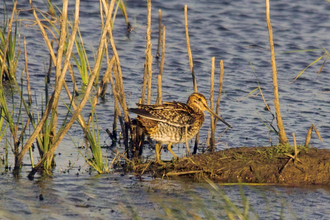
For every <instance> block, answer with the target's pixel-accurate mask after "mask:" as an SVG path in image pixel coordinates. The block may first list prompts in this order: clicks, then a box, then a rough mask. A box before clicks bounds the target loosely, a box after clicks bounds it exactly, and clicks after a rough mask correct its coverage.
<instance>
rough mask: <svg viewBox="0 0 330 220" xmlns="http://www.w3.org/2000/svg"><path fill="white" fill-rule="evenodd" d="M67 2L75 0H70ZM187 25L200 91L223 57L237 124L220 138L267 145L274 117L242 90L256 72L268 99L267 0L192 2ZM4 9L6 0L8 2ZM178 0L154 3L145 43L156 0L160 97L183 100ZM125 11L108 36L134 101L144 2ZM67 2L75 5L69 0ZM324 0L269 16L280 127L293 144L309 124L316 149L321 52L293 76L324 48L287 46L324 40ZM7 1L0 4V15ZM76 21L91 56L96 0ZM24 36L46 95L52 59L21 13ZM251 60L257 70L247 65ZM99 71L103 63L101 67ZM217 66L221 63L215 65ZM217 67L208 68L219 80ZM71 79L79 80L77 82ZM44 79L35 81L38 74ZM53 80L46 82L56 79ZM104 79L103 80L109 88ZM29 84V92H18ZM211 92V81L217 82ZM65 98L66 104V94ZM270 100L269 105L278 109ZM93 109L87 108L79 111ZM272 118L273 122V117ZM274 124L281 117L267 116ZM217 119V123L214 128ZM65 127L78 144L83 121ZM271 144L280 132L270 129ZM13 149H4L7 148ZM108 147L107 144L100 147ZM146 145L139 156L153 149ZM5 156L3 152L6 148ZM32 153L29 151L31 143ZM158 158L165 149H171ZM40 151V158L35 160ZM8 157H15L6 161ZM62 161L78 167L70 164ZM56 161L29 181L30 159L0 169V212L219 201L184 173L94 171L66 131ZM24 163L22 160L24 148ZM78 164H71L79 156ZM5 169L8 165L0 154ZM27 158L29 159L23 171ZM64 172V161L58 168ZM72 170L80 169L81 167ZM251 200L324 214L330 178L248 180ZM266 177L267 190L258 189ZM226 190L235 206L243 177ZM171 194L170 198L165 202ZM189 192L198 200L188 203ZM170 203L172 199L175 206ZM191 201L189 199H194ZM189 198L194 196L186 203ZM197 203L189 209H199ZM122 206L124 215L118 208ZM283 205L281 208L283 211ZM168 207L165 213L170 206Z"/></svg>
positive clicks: (112, 209) (104, 211)
mask: <svg viewBox="0 0 330 220" xmlns="http://www.w3.org/2000/svg"><path fill="white" fill-rule="evenodd" d="M53 3H55V4H57V5H58V6H59V7H61V6H60V3H61V1H60V0H57V1H53ZM70 3H71V2H70ZM186 3H187V4H188V20H189V34H190V43H191V49H192V55H193V59H194V68H195V74H196V77H197V82H198V90H199V92H201V93H204V94H206V96H208V94H209V84H210V79H209V75H210V71H211V58H212V56H215V58H216V69H215V71H216V73H219V72H220V70H219V65H218V63H219V61H220V59H222V60H223V61H224V66H225V75H224V87H223V94H222V96H221V107H220V110H221V116H222V117H223V118H224V119H225V120H226V121H228V123H230V124H232V125H233V129H231V130H228V131H227V132H226V133H225V134H224V135H223V136H222V137H221V139H220V140H219V141H218V142H217V145H216V147H217V149H224V148H227V147H238V146H260V145H270V141H269V135H268V129H267V127H265V126H264V125H263V123H262V122H260V120H263V121H271V120H272V116H271V115H270V114H269V113H268V112H266V111H264V110H263V109H264V107H265V106H264V102H263V100H262V98H261V97H260V95H253V96H252V97H251V96H250V97H246V96H247V95H248V94H249V92H251V91H252V90H254V89H255V88H256V87H257V85H258V84H257V79H256V77H255V75H254V73H253V69H254V70H255V73H256V75H257V77H258V81H259V83H260V86H261V88H262V90H263V94H264V96H265V99H266V101H267V102H268V104H270V107H271V109H272V110H273V104H272V100H273V95H272V94H273V85H272V77H271V74H272V70H271V65H270V52H269V42H268V30H267V25H266V22H265V4H264V2H263V1H251V0H239V1H229V0H225V1H221V2H219V1H211V0H208V1H205V0H203V1H197V0H193V1H189V2H186ZM6 4H7V6H8V7H9V8H10V5H11V4H12V3H11V1H9V2H7V1H6ZM184 4H185V3H184V2H178V1H173V0H170V1H155V2H153V5H152V13H153V14H152V27H151V29H152V44H153V52H152V54H153V55H155V54H156V45H157V36H158V33H157V30H158V27H157V25H158V21H157V17H158V13H157V12H158V9H161V10H162V22H163V24H164V25H165V26H166V55H165V56H166V57H165V66H164V73H163V99H164V101H172V100H177V101H182V102H185V101H186V99H187V97H188V95H189V94H190V93H191V92H192V90H193V89H192V80H191V74H190V69H189V62H188V57H187V52H186V39H185V32H184V17H183V7H184ZM34 6H36V7H38V8H40V9H41V10H44V11H46V10H47V9H46V8H45V4H44V3H43V1H34ZM17 7H18V8H20V9H23V10H22V11H21V13H20V18H22V19H32V15H31V14H30V12H29V11H28V9H29V5H28V4H26V3H21V2H19V3H18V5H17ZM127 7H128V16H129V19H130V21H131V23H132V24H133V25H134V31H133V32H132V33H131V35H130V38H129V39H128V38H127V36H126V24H125V21H124V19H123V17H122V15H121V14H120V13H118V17H117V19H116V23H115V30H114V34H113V35H114V38H115V42H116V47H117V49H118V53H119V57H120V59H121V65H122V71H123V74H124V87H125V91H126V94H127V101H128V107H134V106H135V103H136V102H137V100H138V99H139V98H140V90H141V86H142V78H143V63H144V58H145V32H146V13H147V9H146V2H145V1H127ZM69 10H70V11H72V10H73V5H70V9H69ZM329 10H330V3H329V2H327V1H320V0H319V1H312V0H303V1H299V2H298V3H296V2H294V1H291V2H290V1H283V0H282V1H271V21H272V25H273V33H274V43H275V51H276V61H277V71H278V82H279V92H280V103H281V111H282V112H281V113H282V117H283V122H284V125H285V127H286V132H287V135H288V138H289V140H290V142H291V143H292V137H291V133H295V134H296V137H297V142H298V143H299V144H300V143H303V142H304V138H305V136H306V133H307V130H308V128H309V127H310V125H311V124H314V125H315V126H316V127H317V128H318V130H319V131H320V133H321V135H322V138H323V140H324V142H320V141H319V140H318V139H316V138H315V137H314V136H312V141H311V144H312V145H313V146H315V147H318V148H329V140H330V132H329V129H330V127H329V118H328V113H329V107H330V103H329V102H328V101H327V100H329V84H328V82H329V81H330V74H329V68H327V67H328V66H327V65H328V64H327V63H326V64H325V66H324V68H323V70H322V72H321V73H320V74H319V75H318V74H317V71H318V70H319V68H320V66H321V63H322V62H323V60H321V61H320V63H317V64H315V65H313V66H312V67H310V68H308V69H307V71H306V72H305V73H304V74H303V75H302V76H301V77H300V78H299V79H298V80H297V81H295V82H294V83H292V84H289V82H291V81H292V80H293V79H294V78H295V77H296V76H297V75H298V74H299V73H300V71H302V70H303V69H304V68H305V67H306V66H308V65H309V64H310V63H312V62H313V61H314V60H315V59H317V58H318V57H320V56H321V55H323V53H324V52H323V50H313V51H309V52H292V51H298V50H304V49H320V48H322V47H324V48H325V49H328V48H329V42H330V41H329V37H328V36H329V32H330V19H329ZM2 11H4V9H3V4H0V14H1V12H2ZM0 16H1V15H0ZM80 16H81V17H80V28H81V29H80V30H81V34H82V37H83V39H84V43H85V47H86V49H87V50H88V56H89V59H90V60H93V59H94V55H93V50H94V49H95V48H96V47H97V44H98V40H99V36H100V30H101V24H100V20H99V3H98V2H97V1H96V2H95V1H82V2H81V12H80ZM22 22H23V23H22V27H21V37H26V40H27V49H28V62H29V73H30V81H31V88H32V94H35V95H34V96H35V99H36V100H37V101H38V102H39V106H38V107H39V109H41V107H40V103H41V95H40V96H39V94H44V92H43V89H44V85H43V82H44V75H45V72H44V69H47V68H45V66H46V67H48V63H47V62H48V60H49V57H48V52H47V47H46V46H45V43H44V40H43V39H42V37H41V35H40V31H39V29H38V28H37V27H36V26H33V27H31V26H25V24H30V23H29V22H28V21H27V20H23V21H22ZM251 65H252V66H253V69H252V67H251ZM23 69H24V60H23V56H20V62H19V66H18V72H19V73H21V72H23ZM102 71H103V72H104V71H105V67H103V69H102ZM158 72H159V61H156V60H154V61H153V73H154V75H153V93H152V98H153V101H155V100H156V81H157V80H156V77H157V74H158ZM216 77H218V74H216ZM217 80H218V78H216V79H215V82H217ZM77 81H78V86H79V87H82V85H81V84H79V82H80V80H77ZM40 83H41V84H40ZM51 85H52V84H51ZM109 90H110V89H109ZM25 94H26V91H24V95H25ZM215 95H217V86H216V87H215ZM62 98H63V100H64V102H66V103H69V101H68V100H67V98H66V96H65V95H64V94H63V95H62ZM96 111H97V114H98V119H99V121H98V122H99V126H100V127H101V128H102V129H103V130H105V129H106V128H110V126H111V125H110V124H111V122H112V117H113V98H112V96H111V95H110V94H107V97H106V100H105V101H104V102H100V103H99V104H98V105H97V110H96ZM273 111H274V110H273ZM59 113H60V114H59V120H64V117H65V116H64V115H65V113H66V108H65V107H64V105H63V106H62V107H60V108H59ZM83 114H85V115H88V114H89V111H88V109H86V111H85V112H84V113H83ZM274 123H275V122H274ZM208 124H209V116H207V117H206V122H205V123H204V126H203V128H202V130H201V136H200V140H201V141H202V142H205V139H206V136H207V131H208V126H207V125H208ZM273 125H274V126H275V127H276V125H275V124H273ZM223 130H224V126H223V125H221V124H219V125H218V127H217V134H216V135H220V134H221V133H222V131H223ZM70 135H71V137H72V139H73V140H74V142H75V144H76V145H82V144H83V140H82V139H83V132H82V131H81V129H80V127H79V125H77V124H75V125H73V127H72V129H71V130H70ZM270 138H271V140H272V143H273V144H276V143H277V137H276V136H275V135H274V134H273V133H270ZM101 140H102V141H104V142H105V144H107V145H110V144H111V140H110V139H109V138H108V137H107V135H106V133H105V132H103V133H101ZM184 148H185V146H174V148H173V150H174V152H175V153H176V154H178V155H182V154H183V153H184ZM9 150H10V149H9ZM105 153H107V155H110V154H111V151H110V150H109V151H108V150H105ZM153 154H154V153H153V151H152V149H151V148H148V146H146V147H145V152H144V155H145V156H148V155H153ZM0 155H1V156H3V155H4V149H3V147H1V148H0ZM35 155H36V154H35ZM163 159H170V154H169V153H166V152H165V153H164V154H163ZM36 160H37V158H35V161H36ZM12 161H13V158H10V162H11V163H13V162H12ZM69 161H70V162H72V163H74V168H73V169H71V170H69V172H67V170H68V169H69V168H68V164H69ZM56 162H57V167H56V168H55V170H54V176H53V177H52V178H48V179H36V180H34V181H28V180H27V179H26V178H25V176H26V175H27V172H28V170H29V169H28V168H29V167H25V168H24V169H23V172H22V177H21V178H20V179H17V180H16V179H13V178H12V176H11V175H10V174H7V173H3V171H2V172H1V173H3V174H2V175H1V177H0V207H1V208H0V216H1V218H5V219H6V218H7V219H15V218H17V219H22V218H24V219H36V218H37V219H41V218H44V219H63V218H70V219H75V218H76V219H88V218H99V219H105V218H108V219H109V217H110V219H130V218H131V214H132V213H136V214H137V215H138V216H140V217H141V218H143V219H156V218H165V217H164V216H165V213H166V210H165V208H167V207H168V208H170V209H171V210H172V211H171V212H172V213H174V215H175V216H179V215H180V213H181V212H182V213H185V214H187V215H189V216H191V217H192V216H193V214H195V213H197V214H199V215H200V216H204V217H205V218H207V215H208V214H207V212H203V210H199V211H196V210H195V209H196V208H195V207H196V206H197V205H195V204H197V203H198V202H199V200H198V199H201V203H203V204H204V205H205V206H207V207H211V208H209V209H207V210H208V211H210V214H209V215H210V216H215V217H216V218H221V215H224V214H225V212H224V211H221V210H222V209H221V208H218V207H217V206H216V205H217V203H214V201H215V197H214V196H213V195H212V191H210V190H209V189H208V187H207V186H206V185H205V184H197V183H183V182H180V181H160V180H155V181H153V180H150V179H147V180H144V181H142V182H140V181H138V180H137V179H136V178H135V177H134V176H121V175H120V174H111V175H102V176H97V175H95V174H94V173H92V175H89V174H88V173H89V172H88V171H84V170H85V169H88V168H87V166H86V165H85V163H84V159H83V158H82V156H81V155H80V154H79V153H78V152H77V149H76V147H75V145H73V144H72V142H71V139H70V138H69V137H67V138H66V139H64V140H63V142H62V143H61V144H60V146H59V147H58V149H57V152H56ZM25 163H27V164H28V163H29V161H28V158H26V161H25ZM79 166H80V167H82V168H81V172H80V171H78V167H79ZM0 169H3V165H0ZM25 169H26V170H25ZM61 170H62V171H66V172H65V173H62V172H61ZM76 173H79V175H76ZM243 188H244V194H245V195H246V197H247V199H248V201H249V204H250V205H251V207H250V209H249V210H250V211H251V218H253V217H254V214H253V213H255V214H256V215H257V216H258V217H259V218H264V217H268V218H270V219H278V218H280V217H281V215H282V216H283V217H284V218H285V219H291V218H293V217H297V218H305V219H312V218H313V219H315V218H327V216H328V214H329V213H328V212H329V211H328V210H329V205H328V204H330V203H329V190H328V189H321V188H317V189H309V188H308V189H306V188H304V189H295V188H278V187H243ZM263 188H264V189H263ZM223 189H224V191H225V192H226V194H227V195H228V197H229V198H230V199H231V201H233V202H234V203H235V204H236V205H237V206H238V207H240V208H242V206H243V205H244V204H242V203H241V201H242V199H241V194H240V192H239V187H237V186H233V187H229V186H226V187H223ZM173 200H175V202H172V201H173ZM194 202H196V203H195V204H194ZM173 204H179V206H178V207H180V208H178V207H174V206H175V205H173ZM191 204H193V205H192V206H191ZM191 207H194V209H192V208H191ZM195 211H196V212H195ZM125 213H127V214H125ZM281 213H282V214H281ZM167 214H169V213H167Z"/></svg>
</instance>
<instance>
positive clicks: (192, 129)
mask: <svg viewBox="0 0 330 220" xmlns="http://www.w3.org/2000/svg"><path fill="white" fill-rule="evenodd" d="M137 105H138V108H130V109H128V111H130V112H133V113H136V114H137V115H138V117H137V121H138V122H139V126H141V127H142V128H143V129H144V131H145V132H146V134H148V135H149V136H150V137H151V138H152V139H154V140H156V141H157V145H156V156H157V160H158V161H160V154H159V153H160V152H159V149H160V146H159V145H160V144H168V147H167V148H168V150H169V151H170V152H171V153H172V154H173V156H174V157H176V158H177V156H176V155H175V153H174V152H173V151H172V149H171V145H172V144H177V143H184V142H186V141H187V140H190V139H191V138H193V137H194V136H195V135H196V134H197V133H198V131H199V129H200V128H201V127H202V125H203V123H204V118H205V115H204V111H208V112H209V113H210V114H212V115H213V116H215V117H217V118H218V119H219V120H220V121H222V122H223V123H224V124H226V125H227V126H229V127H231V126H230V125H229V124H228V123H227V122H225V121H224V120H223V119H222V118H220V117H219V116H218V115H216V114H215V113H214V112H213V111H212V110H211V109H210V108H209V107H208V105H207V100H206V98H205V96H204V95H203V94H200V93H193V94H191V95H190V96H189V98H188V101H187V104H185V103H181V102H165V103H164V104H162V105H141V104H137ZM187 150H188V152H189V149H187Z"/></svg>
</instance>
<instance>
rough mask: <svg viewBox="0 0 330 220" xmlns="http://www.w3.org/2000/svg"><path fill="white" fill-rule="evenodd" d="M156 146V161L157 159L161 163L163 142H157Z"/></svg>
mask: <svg viewBox="0 0 330 220" xmlns="http://www.w3.org/2000/svg"><path fill="white" fill-rule="evenodd" d="M155 148H156V161H157V162H158V163H160V162H161V160H160V150H161V144H160V143H159V142H157V143H156V147H155Z"/></svg>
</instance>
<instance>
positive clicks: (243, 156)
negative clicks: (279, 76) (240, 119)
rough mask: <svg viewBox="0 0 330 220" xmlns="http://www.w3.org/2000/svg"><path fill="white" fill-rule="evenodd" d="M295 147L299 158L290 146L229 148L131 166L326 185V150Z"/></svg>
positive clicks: (166, 173)
mask: <svg viewBox="0 0 330 220" xmlns="http://www.w3.org/2000/svg"><path fill="white" fill-rule="evenodd" d="M298 150H299V154H298V159H299V160H298V159H296V160H294V159H293V157H292V156H294V148H293V147H291V146H274V147H240V148H231V149H226V150H222V151H218V152H214V153H206V154H199V155H193V156H189V157H185V158H181V159H179V160H178V161H171V162H164V163H163V164H157V163H154V162H152V163H150V162H147V163H143V164H139V165H137V166H135V167H134V172H135V173H137V174H142V173H149V174H151V175H153V176H155V177H170V178H173V177H178V176H180V177H182V176H184V177H188V178H191V179H194V180H200V179H202V178H203V177H207V178H210V179H212V180H213V181H216V182H224V183H237V182H243V183H269V184H287V185H310V184H320V185H330V151H329V150H327V149H317V148H306V147H298ZM291 155H292V156H291Z"/></svg>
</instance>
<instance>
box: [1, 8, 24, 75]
mask: <svg viewBox="0 0 330 220" xmlns="http://www.w3.org/2000/svg"><path fill="white" fill-rule="evenodd" d="M5 12H6V11H5ZM14 15H16V16H14ZM17 16H18V15H17V11H16V3H15V4H14V8H13V11H12V15H11V17H10V19H8V20H7V19H6V13H4V21H3V23H2V25H1V26H2V28H0V66H1V80H3V79H8V80H11V81H12V80H15V79H16V69H17V64H18V58H19V56H20V53H21V51H20V50H19V44H17V42H19V34H18V26H19V23H18V19H17ZM14 17H15V18H14ZM14 19H15V22H14ZM13 23H15V29H14V32H13V31H12V25H13ZM17 38H18V39H17Z"/></svg>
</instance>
